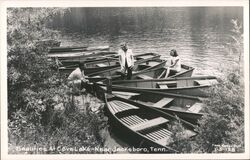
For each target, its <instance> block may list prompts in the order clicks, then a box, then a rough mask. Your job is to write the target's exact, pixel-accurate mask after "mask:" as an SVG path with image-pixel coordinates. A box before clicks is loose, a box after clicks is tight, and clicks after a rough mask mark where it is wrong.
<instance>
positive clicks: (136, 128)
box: [131, 117, 169, 131]
mask: <svg viewBox="0 0 250 160" xmlns="http://www.w3.org/2000/svg"><path fill="white" fill-rule="evenodd" d="M168 121H169V120H167V119H165V118H163V117H158V118H154V119H151V120H148V121H146V122H143V123H140V124H137V125H134V126H132V127H131V129H132V130H134V131H140V130H144V129H147V128H151V127H155V126H158V125H160V124H163V123H167V122H168Z"/></svg>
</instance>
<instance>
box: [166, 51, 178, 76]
mask: <svg viewBox="0 0 250 160" xmlns="http://www.w3.org/2000/svg"><path fill="white" fill-rule="evenodd" d="M170 56H171V58H170V63H171V65H170V66H168V67H165V68H166V75H165V78H167V77H168V76H169V75H170V74H171V75H173V74H176V73H178V72H180V71H181V60H180V58H179V56H178V54H177V51H176V50H175V49H172V50H171V51H170Z"/></svg>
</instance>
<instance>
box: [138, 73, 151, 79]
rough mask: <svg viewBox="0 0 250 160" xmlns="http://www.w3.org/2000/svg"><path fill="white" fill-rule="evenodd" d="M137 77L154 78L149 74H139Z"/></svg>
mask: <svg viewBox="0 0 250 160" xmlns="http://www.w3.org/2000/svg"><path fill="white" fill-rule="evenodd" d="M136 77H137V78H139V79H153V77H150V76H147V75H145V74H139V75H137V76H136Z"/></svg>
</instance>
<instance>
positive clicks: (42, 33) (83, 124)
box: [7, 8, 106, 153]
mask: <svg viewBox="0 0 250 160" xmlns="http://www.w3.org/2000/svg"><path fill="white" fill-rule="evenodd" d="M64 10H65V9H62V8H8V10H7V12H8V13H7V15H8V19H7V21H8V22H7V23H8V26H7V32H8V33H7V42H8V50H7V51H8V55H7V56H8V138H9V152H10V153H18V152H19V150H17V148H16V147H26V148H27V147H41V148H45V149H43V150H40V151H29V153H48V152H50V153H58V152H59V151H58V150H53V149H52V150H48V148H50V147H58V146H63V147H73V146H74V147H75V146H80V145H88V146H98V145H102V143H103V140H102V137H100V136H99V135H98V131H99V130H100V129H102V128H103V127H104V126H105V124H106V119H105V117H103V114H102V113H99V114H92V113H91V112H89V111H88V110H87V111H85V112H82V109H79V108H80V106H78V105H77V104H75V103H74V101H73V100H72V98H74V96H72V95H71V93H70V92H69V91H70V89H69V88H68V87H67V85H66V84H65V82H64V81H65V80H64V79H62V78H61V77H60V75H59V74H58V73H57V70H56V65H55V64H54V62H49V61H48V60H47V56H46V55H47V53H48V48H49V47H51V46H54V45H55V44H57V43H56V42H55V41H54V40H55V39H56V38H57V32H55V31H53V30H50V29H48V28H47V27H46V24H47V23H48V22H49V21H50V19H51V18H52V17H53V16H54V15H55V14H63V12H64ZM84 99H85V97H84V96H83V100H84ZM84 101H85V103H84V104H83V105H84V106H85V108H88V107H89V104H90V103H89V101H86V100H84ZM20 152H23V151H20ZM60 152H62V153H71V152H70V151H69V150H65V151H60ZM86 152H87V153H90V152H91V151H86Z"/></svg>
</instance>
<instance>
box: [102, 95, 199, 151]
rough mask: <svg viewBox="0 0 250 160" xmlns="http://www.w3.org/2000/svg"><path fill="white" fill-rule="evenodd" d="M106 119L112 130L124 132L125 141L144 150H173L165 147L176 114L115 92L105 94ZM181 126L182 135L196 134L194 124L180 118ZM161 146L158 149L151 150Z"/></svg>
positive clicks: (169, 139)
mask: <svg viewBox="0 0 250 160" xmlns="http://www.w3.org/2000/svg"><path fill="white" fill-rule="evenodd" d="M105 103H106V106H107V113H108V115H109V123H110V124H111V125H112V126H113V127H114V128H115V130H116V134H117V135H119V136H124V137H125V138H126V141H127V142H128V143H129V144H131V145H132V146H133V147H134V146H136V147H137V146H139V147H140V148H147V151H146V153H147V152H164V153H177V152H178V151H177V150H175V149H173V148H171V147H169V144H170V143H171V139H172V138H171V137H172V135H173V129H172V128H173V127H174V125H176V122H177V121H178V120H177V119H176V117H174V116H172V115H170V114H168V113H164V112H162V111H159V110H156V109H154V108H150V107H148V106H146V105H143V104H139V103H136V102H133V101H129V100H126V99H123V98H121V97H116V96H111V97H110V95H108V96H105ZM180 122H181V123H182V125H183V126H184V131H183V133H184V136H185V137H186V138H191V137H193V136H195V135H196V133H195V132H194V131H193V129H194V125H192V124H190V123H188V122H187V121H184V120H182V119H180ZM155 148H161V150H154V149H155Z"/></svg>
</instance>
